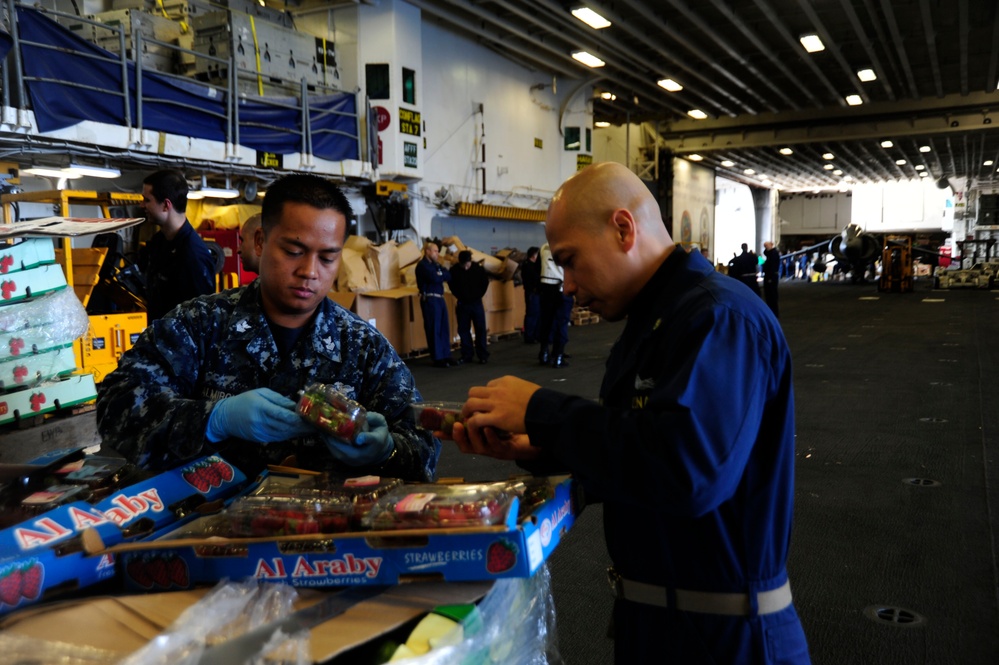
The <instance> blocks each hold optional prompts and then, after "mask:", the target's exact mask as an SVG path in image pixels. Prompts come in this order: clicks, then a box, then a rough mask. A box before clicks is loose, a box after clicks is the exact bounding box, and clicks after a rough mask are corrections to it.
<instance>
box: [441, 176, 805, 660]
mask: <svg viewBox="0 0 999 665" xmlns="http://www.w3.org/2000/svg"><path fill="white" fill-rule="evenodd" d="M546 235H547V237H548V241H549V243H550V245H551V250H552V253H553V254H554V256H555V259H556V261H557V262H558V263H559V264H560V265H561V266H562V267H563V270H564V281H565V284H564V288H565V291H566V293H568V294H571V295H574V296H575V297H576V298H577V300H578V302H579V303H580V305H582V306H588V307H589V308H590V309H591V310H593V311H595V312H597V313H598V314H600V315H601V316H603V317H604V318H606V319H608V320H612V321H617V320H621V319H623V318H625V317H627V324H626V326H625V329H624V332H623V333H622V335H621V338H620V339H619V340H618V342H617V343H616V344H615V346H614V348H613V349H612V350H611V354H610V357H609V358H608V361H607V372H606V374H605V376H604V380H603V384H602V386H601V390H600V401H599V402H593V401H591V400H587V399H583V398H581V397H575V396H571V395H568V394H564V393H560V392H556V391H554V390H550V389H547V388H541V387H540V386H538V385H536V384H533V383H529V382H527V381H524V380H522V379H518V378H516V377H511V376H507V377H503V378H500V379H495V380H493V381H491V382H489V384H488V385H486V386H480V387H473V388H471V389H470V390H469V398H468V400H467V401H466V403H465V407H464V412H463V415H464V416H465V417H466V419H467V420H466V423H465V425H464V426H461V425H456V426H455V428H454V438H455V440H456V441H457V443H458V445H459V447H460V448H461V450H462V451H463V452H466V453H472V454H479V455H490V456H493V457H498V458H505V459H516V460H518V461H519V462H520V463H521V464H522V465H523V466H526V467H528V468H531V469H532V470H533V471H535V472H554V471H556V470H562V471H565V470H568V471H570V472H572V474H573V476H574V477H575V478H576V479H577V480H578V481H580V482H581V483H582V485H583V488H584V490H585V492H586V494H587V497H588V498H590V499H596V500H602V501H603V504H604V530H605V536H606V539H607V549H608V552H609V553H610V556H611V560H612V562H613V564H614V566H613V568H612V569H611V570H610V571H609V574H610V582H611V591H612V593H613V594H614V596H615V598H616V600H615V605H614V617H613V618H614V638H615V661H616V662H617V663H619V664H620V665H625V664H627V665H633V664H636V663H662V662H669V663H684V664H689V663H713V664H718V663H731V664H739V665H745V664H750V665H752V664H778V663H780V664H795V665H798V664H804V663H809V662H810V660H809V655H808V645H807V642H806V640H805V635H804V631H803V630H802V627H801V623H800V621H799V619H798V616H797V613H796V612H795V608H794V604H793V603H792V599H791V590H790V585H789V583H788V577H787V571H786V568H785V564H786V561H787V555H788V548H789V545H790V534H791V516H792V509H793V506H792V503H793V478H794V397H793V387H792V381H791V360H790V352H789V350H788V347H787V343H786V341H785V339H784V336H783V334H782V332H781V329H780V326H779V324H778V323H777V320H776V319H775V318H774V316H773V314H772V313H771V312H770V310H769V309H768V308H767V306H766V305H765V304H764V302H763V300H762V299H761V298H758V297H755V296H753V295H752V294H751V293H750V292H748V291H746V290H745V289H744V288H743V287H742V286H739V285H738V284H736V282H735V281H734V280H731V279H728V278H727V277H724V276H722V275H721V274H720V273H717V272H715V271H714V270H713V269H712V267H711V265H710V264H709V263H708V262H707V261H705V260H704V258H703V257H702V256H701V255H700V254H698V253H692V254H688V253H687V252H684V251H675V249H676V247H675V245H674V244H673V241H672V239H671V238H670V236H669V233H668V231H667V229H666V228H665V226H664V224H663V222H662V217H661V213H660V210H659V206H658V205H657V203H656V201H655V199H654V198H653V197H652V195H651V194H650V193H649V190H648V188H647V187H646V186H645V184H644V183H643V182H642V181H641V180H640V179H639V178H638V177H637V176H635V175H634V174H633V173H631V171H629V170H628V169H627V168H626V167H624V166H622V165H620V164H616V163H612V162H604V163H601V164H596V165H593V166H590V167H587V168H586V169H583V170H582V171H580V172H578V173H577V174H576V175H575V176H573V177H572V178H570V179H569V180H568V181H566V183H564V184H563V185H562V187H561V188H560V189H559V191H558V192H556V194H555V197H554V198H553V200H552V203H551V206H550V207H549V210H548V219H547V224H546ZM497 430H498V431H501V432H504V433H505V434H504V435H502V436H498V435H497Z"/></svg>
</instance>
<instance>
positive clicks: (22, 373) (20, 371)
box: [14, 365, 28, 383]
mask: <svg viewBox="0 0 999 665" xmlns="http://www.w3.org/2000/svg"><path fill="white" fill-rule="evenodd" d="M26 378H28V368H27V367H25V366H24V365H17V366H16V367H15V368H14V383H21V382H22V381H24V380H25V379H26Z"/></svg>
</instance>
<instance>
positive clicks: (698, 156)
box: [687, 152, 704, 162]
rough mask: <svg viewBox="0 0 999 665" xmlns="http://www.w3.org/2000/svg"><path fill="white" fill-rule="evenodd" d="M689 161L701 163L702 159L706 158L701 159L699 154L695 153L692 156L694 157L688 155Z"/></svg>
mask: <svg viewBox="0 0 999 665" xmlns="http://www.w3.org/2000/svg"><path fill="white" fill-rule="evenodd" d="M687 159H689V160H690V161H692V162H699V161H701V160H702V159H704V158H703V157H701V156H700V155H698V154H697V153H696V152H695V153H694V154H692V155H687Z"/></svg>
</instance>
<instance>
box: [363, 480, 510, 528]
mask: <svg viewBox="0 0 999 665" xmlns="http://www.w3.org/2000/svg"><path fill="white" fill-rule="evenodd" d="M509 489H510V488H509V486H508V485H507V484H506V483H492V484H488V485H487V484H481V485H430V484H423V485H403V486H402V487H399V488H396V489H395V490H393V491H391V492H389V493H388V494H386V495H385V496H383V497H382V498H381V499H379V500H378V502H377V503H375V505H374V506H372V508H371V511H370V512H369V513H368V514H367V515H366V516H365V517H364V519H363V520H362V524H363V525H364V527H365V528H367V529H370V530H372V531H384V530H386V529H446V528H462V527H477V526H492V525H493V524H497V523H498V522H501V521H503V519H504V518H505V517H506V513H507V510H508V509H509V507H510V503H511V500H512V499H513V497H514V495H513V494H512V493H511V492H510V491H509Z"/></svg>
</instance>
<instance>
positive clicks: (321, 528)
mask: <svg viewBox="0 0 999 665" xmlns="http://www.w3.org/2000/svg"><path fill="white" fill-rule="evenodd" d="M353 512H354V504H353V502H352V501H351V500H349V499H345V498H343V497H336V496H329V495H324V494H323V493H322V492H320V491H318V490H313V491H312V492H311V493H310V492H308V491H305V490H296V491H294V492H291V493H275V494H255V495H252V496H246V497H243V498H242V499H239V500H237V501H234V502H233V504H232V505H231V506H229V508H228V509H227V510H226V514H227V515H228V516H229V528H230V531H231V534H232V535H233V536H236V537H259V536H292V535H299V534H311V533H343V532H345V531H349V530H350V528H351V517H352V515H353Z"/></svg>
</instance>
